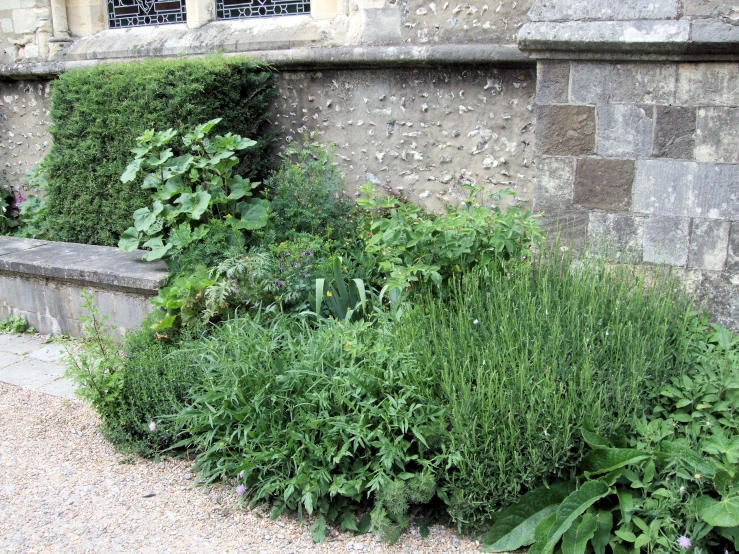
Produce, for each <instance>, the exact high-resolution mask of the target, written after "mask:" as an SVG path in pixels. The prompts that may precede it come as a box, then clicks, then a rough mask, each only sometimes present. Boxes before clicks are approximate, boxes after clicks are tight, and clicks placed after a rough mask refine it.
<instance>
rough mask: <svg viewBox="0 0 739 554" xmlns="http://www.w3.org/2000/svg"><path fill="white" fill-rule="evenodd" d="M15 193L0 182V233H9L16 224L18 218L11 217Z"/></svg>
mask: <svg viewBox="0 0 739 554" xmlns="http://www.w3.org/2000/svg"><path fill="white" fill-rule="evenodd" d="M14 205H15V194H14V193H13V191H12V189H10V188H9V187H8V188H6V187H4V186H3V185H2V184H1V183H0V235H9V234H10V233H11V232H12V231H13V230H14V229H15V228H16V227H17V226H18V219H17V218H15V217H13V214H12V209H13V206H14Z"/></svg>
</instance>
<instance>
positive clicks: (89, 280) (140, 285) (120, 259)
mask: <svg viewBox="0 0 739 554" xmlns="http://www.w3.org/2000/svg"><path fill="white" fill-rule="evenodd" d="M143 254H144V252H143V251H141V250H137V251H134V252H122V251H121V250H118V249H117V248H113V247H109V246H89V245H85V244H73V243H66V242H51V241H45V240H35V239H23V238H16V237H4V236H0V272H11V273H15V274H21V275H28V276H33V277H42V278H47V279H55V280H61V281H75V282H77V283H80V284H82V285H83V286H90V287H94V288H98V289H120V290H125V291H129V292H138V293H141V294H144V295H149V296H151V295H154V294H156V292H157V290H158V289H159V287H160V286H161V285H162V284H163V283H164V282H165V280H166V279H167V275H168V270H167V266H166V264H165V263H164V262H162V261H161V260H160V261H156V262H144V261H142V259H141V256H142V255H143Z"/></svg>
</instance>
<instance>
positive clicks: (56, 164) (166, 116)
mask: <svg viewBox="0 0 739 554" xmlns="http://www.w3.org/2000/svg"><path fill="white" fill-rule="evenodd" d="M274 96H275V88H274V82H273V75H272V72H271V71H270V70H269V69H268V68H266V67H264V66H263V65H260V64H258V63H255V62H251V61H248V60H244V59H237V58H228V59H225V58H208V59H205V60H172V61H159V60H149V61H146V62H142V63H135V64H113V65H101V66H98V67H95V68H92V69H83V70H73V71H67V72H64V73H63V74H62V75H61V76H60V78H59V79H58V80H57V81H55V83H54V89H53V93H52V99H51V103H52V107H51V117H52V119H53V121H54V124H53V125H52V127H51V134H52V137H53V146H52V149H51V152H50V153H49V155H48V156H47V158H46V159H45V160H44V164H43V165H44V172H45V174H46V176H47V178H48V181H49V187H48V191H47V194H46V198H47V201H48V203H49V208H48V218H49V229H50V231H51V236H50V238H51V239H53V240H61V241H68V242H79V243H86V244H103V245H111V246H112V245H115V244H116V243H117V242H118V238H119V237H120V235H121V233H122V232H123V231H124V230H125V229H126V228H127V227H128V226H129V225H130V218H131V213H132V212H133V211H135V210H137V209H139V208H142V207H144V206H146V205H148V204H150V202H151V193H150V192H149V191H148V190H142V189H141V188H140V187H139V186H138V184H137V183H133V182H130V183H127V184H121V182H120V180H119V177H120V175H121V174H122V173H123V171H124V168H125V167H126V164H127V163H128V162H129V161H130V150H131V148H133V146H134V145H135V143H136V137H138V136H141V135H142V134H143V133H144V131H145V130H146V129H152V128H153V129H166V128H168V127H171V126H172V125H176V126H177V130H178V131H183V130H184V129H187V128H190V127H192V126H194V125H197V124H199V123H202V122H203V121H209V120H211V119H213V118H215V117H220V116H223V118H224V121H223V126H224V128H227V129H229V130H230V131H232V132H233V133H234V134H237V135H240V136H244V137H255V138H256V140H257V144H256V145H255V146H254V147H253V148H251V149H250V150H248V151H247V152H246V153H245V155H244V157H243V159H242V163H241V166H240V169H239V173H240V174H241V175H244V176H245V177H247V178H249V179H252V180H259V179H261V178H263V177H264V176H266V173H267V170H268V169H269V168H270V162H269V160H270V153H271V152H272V149H273V147H274V140H273V138H272V136H271V135H265V133H264V125H265V123H266V117H267V112H268V110H269V107H270V105H271V101H272V99H273V98H274Z"/></svg>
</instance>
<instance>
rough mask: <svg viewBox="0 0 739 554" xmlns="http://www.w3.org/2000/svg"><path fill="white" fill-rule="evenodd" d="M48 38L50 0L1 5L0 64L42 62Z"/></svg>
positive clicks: (10, 1) (22, 0)
mask: <svg viewBox="0 0 739 554" xmlns="http://www.w3.org/2000/svg"><path fill="white" fill-rule="evenodd" d="M51 34H52V28H51V7H50V3H49V0H2V2H0V63H7V62H13V61H16V60H31V61H38V60H40V59H45V58H46V56H47V54H48V52H49V38H50V36H51Z"/></svg>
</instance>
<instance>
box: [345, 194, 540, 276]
mask: <svg viewBox="0 0 739 554" xmlns="http://www.w3.org/2000/svg"><path fill="white" fill-rule="evenodd" d="M468 190H469V196H468V198H467V199H466V200H465V201H464V202H462V203H460V205H459V206H453V205H450V206H448V207H447V212H446V213H445V214H444V215H441V216H438V217H434V216H430V215H428V214H427V213H426V212H425V211H424V210H423V208H421V207H419V206H416V205H414V204H411V203H409V202H404V201H402V200H401V199H398V198H397V197H396V196H390V195H383V194H379V193H378V192H377V191H376V190H375V189H374V187H372V185H369V184H368V185H365V187H364V188H363V189H362V191H363V193H364V196H363V197H362V198H360V199H359V200H358V201H357V202H358V203H359V205H360V206H361V207H362V208H364V209H365V210H367V212H368V214H369V215H370V216H374V217H373V219H372V220H371V222H370V225H369V229H367V230H366V235H367V238H366V239H365V243H366V249H367V251H368V252H371V253H374V254H375V255H376V256H377V257H378V261H379V268H380V270H381V271H382V272H384V273H385V274H386V276H387V281H386V282H385V288H386V289H387V290H397V289H401V290H402V289H405V288H407V287H409V286H411V284H412V283H414V282H416V281H419V280H421V281H426V282H433V283H434V284H435V285H436V286H437V287H441V286H442V284H444V283H447V282H449V281H450V280H452V278H453V277H454V276H457V277H460V276H461V275H462V274H464V273H466V272H468V271H470V270H471V269H474V268H486V269H488V270H491V271H492V270H496V271H497V270H500V267H501V264H502V263H503V262H505V261H506V260H509V259H518V258H526V257H527V256H529V255H530V246H531V245H532V243H535V242H536V241H537V240H538V239H539V238H540V236H541V235H540V233H539V231H538V222H537V220H535V219H534V218H532V217H531V214H530V213H529V212H522V211H521V210H520V209H518V208H516V207H511V208H508V209H507V210H506V211H501V210H500V208H499V207H498V206H495V207H494V208H489V207H487V206H485V205H483V204H482V203H481V202H480V198H479V197H480V194H481V189H479V188H475V187H468ZM504 194H506V192H505V191H503V192H501V193H500V194H499V198H500V195H504Z"/></svg>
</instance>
